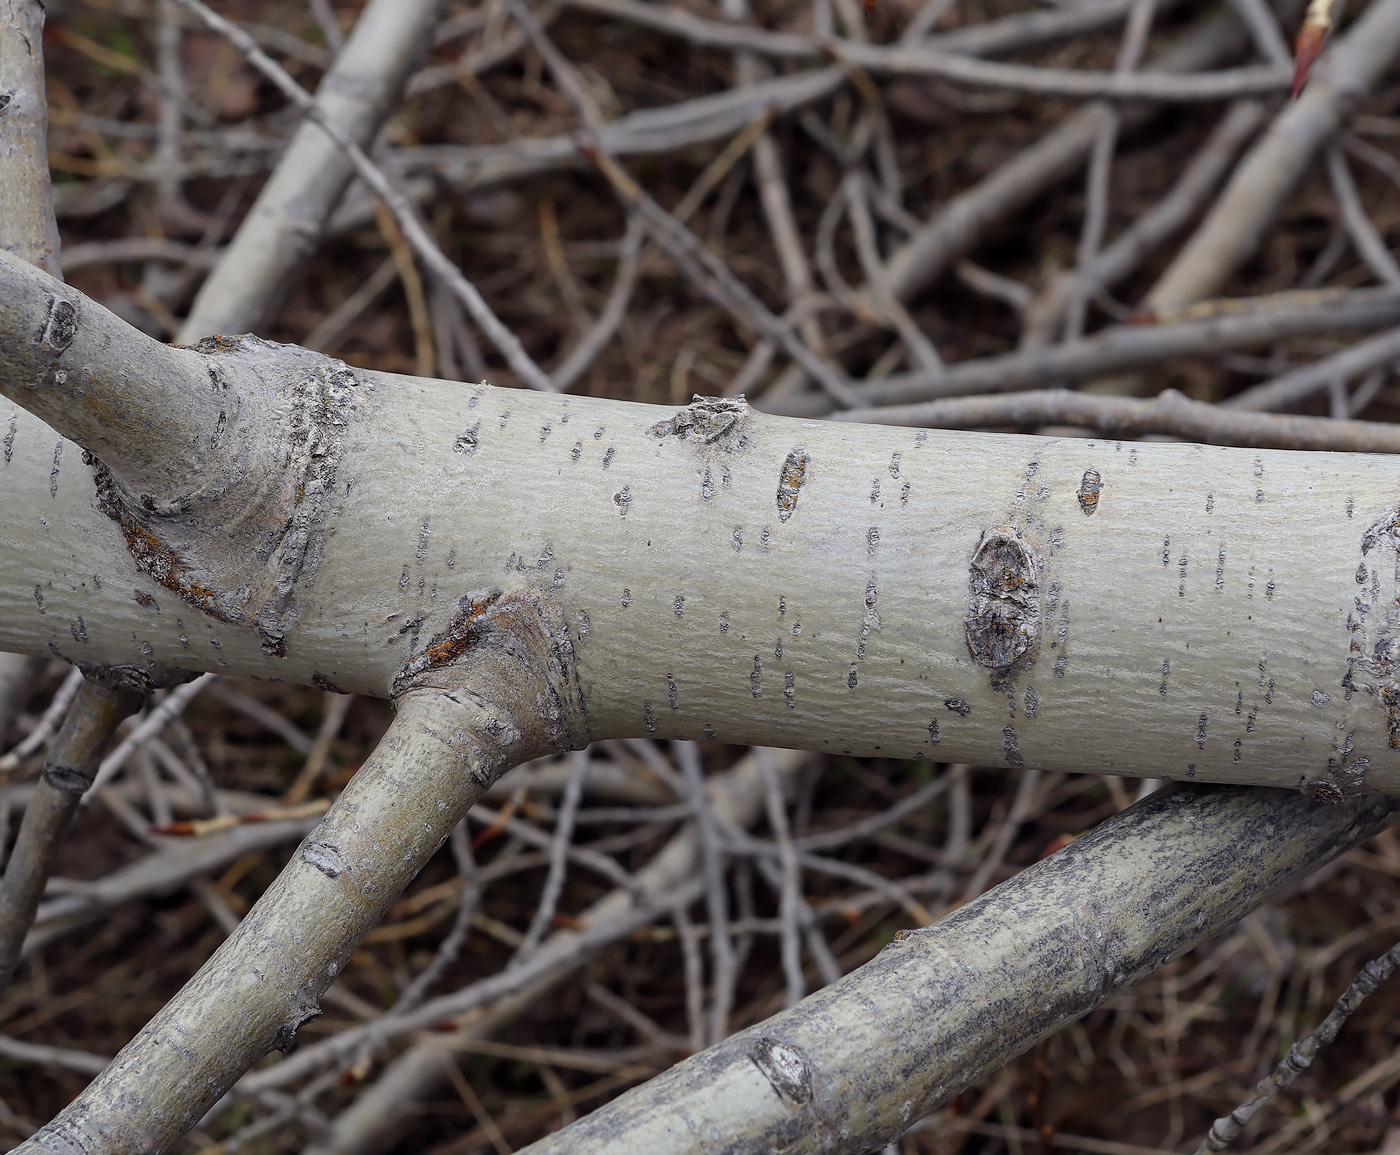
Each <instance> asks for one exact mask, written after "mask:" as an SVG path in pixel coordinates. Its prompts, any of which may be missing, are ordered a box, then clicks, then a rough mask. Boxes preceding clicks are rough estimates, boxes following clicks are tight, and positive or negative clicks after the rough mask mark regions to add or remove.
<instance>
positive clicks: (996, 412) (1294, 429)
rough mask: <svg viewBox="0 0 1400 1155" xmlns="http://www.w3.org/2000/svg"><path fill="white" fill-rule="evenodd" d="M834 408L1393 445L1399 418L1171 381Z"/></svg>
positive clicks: (1225, 440) (926, 419)
mask: <svg viewBox="0 0 1400 1155" xmlns="http://www.w3.org/2000/svg"><path fill="white" fill-rule="evenodd" d="M1392 356H1394V354H1392ZM833 416H834V417H835V418H836V419H837V420H849V421H865V422H873V423H877V424H882V425H910V426H914V427H922V428H928V429H984V428H989V427H990V428H997V427H1001V426H1008V425H1009V426H1013V427H1016V426H1019V427H1022V428H1028V427H1035V426H1040V425H1079V426H1083V427H1085V428H1088V429H1094V430H1097V431H1098V432H1100V433H1102V434H1104V435H1105V436H1108V437H1139V436H1142V435H1143V434H1146V433H1159V434H1167V435H1168V436H1171V437H1178V438H1181V439H1182V440H1185V441H1200V442H1205V443H1206V444H1210V445H1248V446H1253V447H1255V448H1258V449H1312V450H1329V451H1332V452H1346V453H1400V426H1396V425H1390V424H1383V423H1381V422H1376V421H1336V420H1333V419H1332V418H1330V417H1295V416H1285V415H1282V414H1275V413H1250V412H1240V411H1237V410H1232V409H1223V408H1221V407H1219V406H1216V405H1207V404H1206V403H1205V402H1202V401H1192V400H1191V399H1190V398H1189V397H1185V396H1183V395H1182V394H1180V393H1178V392H1177V391H1176V390H1175V389H1167V390H1164V391H1163V392H1162V393H1160V394H1158V395H1157V396H1156V397H1155V398H1153V399H1151V400H1149V401H1143V400H1139V399H1138V398H1136V397H1114V396H1110V395H1106V394H1096V393H1078V392H1073V391H1071V390H1068V389H1038V390H1036V391H1034V392H1031V393H1018V394H1014V395H1011V396H1004V397H949V398H946V399H944V400H942V401H927V402H924V403H923V404H918V405H891V406H888V407H885V408H879V409H851V410H847V411H845V412H843V413H837V414H833Z"/></svg>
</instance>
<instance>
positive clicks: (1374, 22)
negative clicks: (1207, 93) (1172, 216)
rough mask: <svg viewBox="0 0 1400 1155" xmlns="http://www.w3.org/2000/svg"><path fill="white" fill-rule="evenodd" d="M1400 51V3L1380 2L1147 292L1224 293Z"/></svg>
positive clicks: (1179, 295)
mask: <svg viewBox="0 0 1400 1155" xmlns="http://www.w3.org/2000/svg"><path fill="white" fill-rule="evenodd" d="M1397 53H1400V0H1376V2H1375V3H1373V4H1371V5H1370V6H1368V7H1367V8H1366V10H1365V11H1364V12H1362V13H1361V15H1360V16H1359V17H1357V19H1356V22H1355V23H1354V24H1352V26H1351V27H1350V28H1348V29H1347V31H1346V33H1345V34H1344V35H1342V36H1341V37H1339V38H1338V39H1337V41H1336V42H1335V43H1334V44H1333V45H1332V46H1331V47H1330V48H1329V49H1328V50H1327V51H1326V53H1325V54H1324V56H1323V59H1322V62H1321V63H1320V64H1319V65H1318V68H1317V70H1316V74H1315V75H1314V76H1313V78H1312V81H1311V82H1310V83H1309V85H1308V87H1307V89H1306V90H1305V91H1304V92H1303V95H1302V96H1301V97H1300V98H1299V99H1298V100H1297V101H1295V102H1294V103H1292V104H1290V105H1288V106H1287V107H1286V108H1285V109H1284V110H1283V111H1282V112H1280V113H1279V115H1278V117H1277V119H1276V120H1275V121H1274V123H1273V125H1272V126H1271V127H1270V129H1269V131H1268V132H1267V133H1266V134H1265V135H1264V136H1263V138H1262V139H1261V140H1260V141H1259V143H1258V144H1256V145H1255V146H1254V148H1253V149H1252V150H1251V151H1250V153H1249V155H1248V156H1246V157H1245V159H1244V160H1243V161H1241V162H1240V165H1239V167H1238V168H1237V169H1236V170H1235V174H1234V176H1232V177H1231V178H1230V183H1229V184H1228V185H1226V187H1225V191H1224V193H1222V194H1221V196H1220V198H1219V200H1217V201H1216V203H1215V206H1214V207H1213V208H1212V209H1211V211H1210V214H1209V215H1208V216H1207V217H1206V219H1205V220H1204V221H1203V222H1201V226H1200V228H1198V229H1197V230H1196V232H1195V234H1194V235H1193V236H1192V237H1191V239H1190V240H1189V241H1188V242H1187V243H1186V244H1185V245H1184V246H1182V249H1181V251H1180V252H1179V253H1178V254H1177V256H1176V259H1175V260H1174V261H1173V262H1172V264H1171V266H1170V267H1169V268H1168V269H1167V271H1166V272H1165V273H1164V274H1163V275H1162V279H1161V280H1160V281H1158V283H1157V284H1156V286H1155V287H1154V288H1153V289H1152V291H1151V293H1150V294H1149V295H1148V298H1147V304H1148V305H1149V306H1150V307H1151V308H1154V309H1158V310H1165V309H1176V308H1180V307H1181V306H1183V305H1189V304H1192V303H1194V302H1196V301H1199V300H1201V299H1202V298H1204V297H1209V296H1212V295H1214V294H1216V293H1218V292H1220V289H1221V287H1222V286H1223V285H1224V284H1225V283H1226V281H1227V280H1228V279H1229V278H1230V276H1231V275H1233V274H1234V272H1235V271H1236V270H1237V269H1238V268H1239V267H1240V265H1242V264H1243V263H1244V262H1245V261H1246V260H1248V259H1249V257H1250V255H1251V254H1252V253H1253V252H1254V251H1255V249H1256V248H1257V247H1258V245H1259V242H1260V240H1261V239H1262V237H1263V235H1264V231H1265V230H1266V229H1267V228H1268V227H1269V225H1270V224H1271V223H1272V221H1273V219H1274V216H1275V214H1276V213H1277V212H1278V210H1279V208H1280V207H1281V206H1282V204H1283V202H1284V200H1285V199H1286V198H1287V197H1288V196H1289V194H1290V193H1291V192H1292V191H1293V189H1294V188H1295V187H1296V186H1297V183H1298V181H1299V180H1301V179H1302V176H1303V174H1304V173H1305V172H1306V171H1307V169H1308V166H1309V165H1310V164H1311V163H1312V161H1313V158H1314V157H1315V156H1316V155H1317V154H1318V152H1319V150H1320V149H1322V148H1323V147H1324V146H1325V145H1326V144H1327V143H1328V142H1329V141H1331V140H1334V139H1335V138H1336V136H1337V133H1338V132H1339V131H1340V129H1341V128H1342V126H1343V125H1344V124H1345V123H1346V121H1347V120H1348V119H1349V118H1350V116H1351V114H1352V113H1353V112H1354V111H1355V109H1356V108H1357V106H1358V105H1359V104H1360V102H1361V101H1362V99H1364V97H1365V96H1366V94H1367V93H1368V92H1370V90H1371V89H1372V88H1373V87H1375V85H1376V84H1378V83H1379V82H1380V80H1381V79H1382V77H1384V75H1385V73H1386V71H1387V69H1389V68H1390V66H1391V64H1392V63H1393V62H1394V60H1395V57H1396V54H1397Z"/></svg>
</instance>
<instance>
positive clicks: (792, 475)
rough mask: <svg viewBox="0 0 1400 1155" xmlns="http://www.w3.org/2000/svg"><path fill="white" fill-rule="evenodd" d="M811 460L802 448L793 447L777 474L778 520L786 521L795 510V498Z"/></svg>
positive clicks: (805, 477) (805, 476) (804, 479)
mask: <svg viewBox="0 0 1400 1155" xmlns="http://www.w3.org/2000/svg"><path fill="white" fill-rule="evenodd" d="M811 464H812V459H811V458H810V457H809V456H808V455H807V451H806V450H805V449H803V448H802V446H800V445H799V446H797V447H795V448H794V449H793V450H792V452H790V453H789V454H788V455H787V458H786V460H785V461H784V462H783V468H782V470H781V471H780V472H779V474H778V520H779V521H787V520H788V518H790V517H791V516H792V515H793V514H794V513H795V512H796V510H797V497H798V494H799V493H801V491H802V486H803V485H804V484H805V483H806V481H807V470H808V468H809V467H810V466H811Z"/></svg>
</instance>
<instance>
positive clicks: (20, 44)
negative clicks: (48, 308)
mask: <svg viewBox="0 0 1400 1155" xmlns="http://www.w3.org/2000/svg"><path fill="white" fill-rule="evenodd" d="M48 123H49V117H48V105H47V103H46V102H45V99H44V5H43V4H42V3H41V2H40V0H0V249H4V250H5V251H6V252H10V253H13V254H14V255H15V256H17V257H19V258H20V259H21V260H23V261H27V262H28V263H29V264H31V265H37V266H38V267H39V268H41V269H43V270H44V271H45V272H48V273H51V274H52V275H53V276H55V277H60V276H62V274H61V273H60V272H59V266H58V222H57V221H56V220H55V219H54V215H53V196H52V194H51V192H50V189H49V154H48V144H47V141H48Z"/></svg>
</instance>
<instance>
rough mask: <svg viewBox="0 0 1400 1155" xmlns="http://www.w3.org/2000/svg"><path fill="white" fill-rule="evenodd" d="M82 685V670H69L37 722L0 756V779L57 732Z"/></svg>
mask: <svg viewBox="0 0 1400 1155" xmlns="http://www.w3.org/2000/svg"><path fill="white" fill-rule="evenodd" d="M82 685H83V672H82V671H81V670H79V669H72V670H70V671H69V672H68V676H67V677H66V678H64V679H63V684H62V685H60V686H59V687H58V690H57V691H56V692H55V693H54V696H53V701H52V702H50V703H49V708H48V709H47V710H45V711H44V713H43V715H42V716H41V717H40V718H39V724H38V725H37V726H35V727H34V729H32V730H31V731H29V733H28V734H26V735H25V737H24V740H23V741H21V742H20V743H19V744H18V745H17V746H15V748H14V749H13V750H11V751H9V752H8V753H7V754H5V755H3V756H0V780H3V779H4V778H7V777H8V776H9V775H11V774H13V773H14V772H15V771H16V770H18V769H19V767H20V764H21V763H22V762H23V761H24V760H25V759H26V758H28V757H29V756H30V755H31V754H33V753H34V752H35V751H36V750H40V749H42V748H43V746H44V743H45V742H47V741H48V740H49V739H50V738H52V737H53V736H54V735H55V734H56V733H58V728H59V727H60V726H61V725H63V718H64V715H65V714H67V713H68V708H69V707H70V706H71V705H72V704H73V699H74V698H75V697H77V695H78V691H79V690H80V689H81V688H82Z"/></svg>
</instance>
